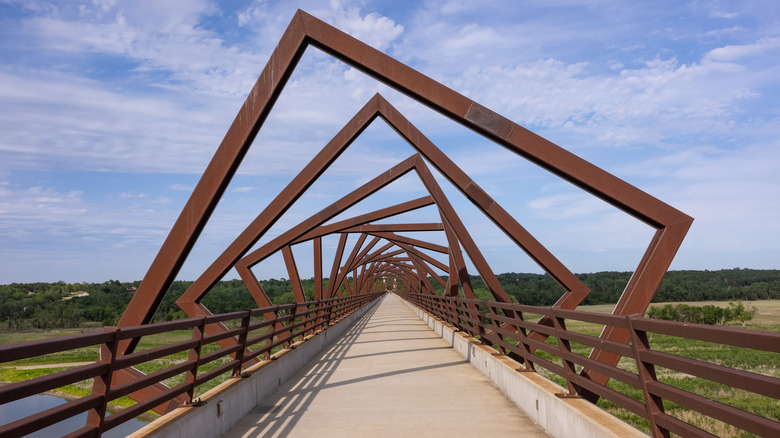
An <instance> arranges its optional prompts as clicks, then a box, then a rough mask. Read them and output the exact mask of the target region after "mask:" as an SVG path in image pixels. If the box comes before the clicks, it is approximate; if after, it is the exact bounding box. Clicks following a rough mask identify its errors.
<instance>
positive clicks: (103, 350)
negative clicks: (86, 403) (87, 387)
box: [86, 327, 119, 438]
mask: <svg viewBox="0 0 780 438" xmlns="http://www.w3.org/2000/svg"><path fill="white" fill-rule="evenodd" d="M103 330H105V331H107V332H112V333H113V337H112V339H111V340H110V341H108V342H105V343H103V344H100V356H99V357H98V362H100V363H104V364H107V365H108V370H106V372H105V373H103V374H101V375H99V376H95V378H94V380H93V381H92V395H98V396H100V397H101V398H102V402H101V404H100V406H98V407H96V408H93V409H90V410H89V412H88V413H87V423H86V425H87V426H88V427H93V428H95V429H97V435H96V436H97V437H98V438H99V437H100V436H101V435H102V434H103V422H104V420H105V417H106V408H107V407H108V393H109V391H110V389H111V378H112V377H113V375H114V361H115V359H116V353H117V347H118V345H119V342H118V341H117V338H118V335H119V329H118V328H116V327H105V328H104V329H103Z"/></svg>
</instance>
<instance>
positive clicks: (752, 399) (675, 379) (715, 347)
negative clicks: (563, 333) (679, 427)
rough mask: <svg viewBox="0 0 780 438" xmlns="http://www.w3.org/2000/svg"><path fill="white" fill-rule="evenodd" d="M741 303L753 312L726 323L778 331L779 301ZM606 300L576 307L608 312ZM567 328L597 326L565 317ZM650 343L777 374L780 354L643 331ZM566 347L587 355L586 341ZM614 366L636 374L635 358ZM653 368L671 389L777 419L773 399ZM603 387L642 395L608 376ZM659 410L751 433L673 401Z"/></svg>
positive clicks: (596, 329)
mask: <svg viewBox="0 0 780 438" xmlns="http://www.w3.org/2000/svg"><path fill="white" fill-rule="evenodd" d="M742 303H743V304H744V305H745V307H746V308H748V309H749V308H751V307H755V308H756V309H757V312H756V315H755V316H754V318H753V319H752V320H751V321H748V322H746V323H745V324H744V326H743V325H740V324H731V325H730V326H734V327H742V328H746V329H752V330H762V331H771V332H780V300H765V301H743V302H742ZM666 304H670V303H658V304H652V305H651V306H664V305H666ZM672 304H688V305H694V306H704V305H707V304H710V305H715V306H721V307H726V306H728V302H716V301H704V302H686V303H672ZM612 308H613V306H612V305H595V306H580V307H579V308H578V310H583V311H589V312H598V313H609V312H611V311H612ZM567 329H569V330H573V331H576V332H579V333H584V334H588V335H591V336H598V334H599V333H600V332H601V329H602V327H601V326H598V325H595V324H588V323H581V322H577V321H567ZM649 342H650V346H651V348H653V349H655V350H659V351H663V352H666V353H671V354H676V355H679V356H684V357H688V358H692V359H698V360H702V361H707V362H710V363H715V364H719V365H723V366H728V367H731V368H736V369H741V370H745V371H750V372H753V373H757V374H763V375H767V376H772V377H775V378H780V355H778V354H777V353H770V352H765V351H757V350H752V349H746V348H739V347H731V346H727V345H720V344H713V343H710V342H702V341H693V340H687V339H682V338H677V337H672V336H664V335H656V334H650V335H649ZM548 343H550V344H553V345H557V342H556V340H555V339H549V340H548ZM571 347H572V350H573V351H574V352H576V353H578V354H582V355H587V354H588V353H589V351H590V349H589V348H588V347H587V346H584V345H579V344H575V343H572V345H571ZM537 354H539V356H540V357H544V358H545V359H548V360H551V361H554V362H555V363H558V364H559V365H560V360H558V359H557V358H553V357H552V356H550V355H547V354H545V353H543V352H539V353H537ZM618 366H619V367H620V368H622V369H625V370H627V371H630V372H633V373H636V363H635V362H634V360H633V359H625V358H624V359H622V360H621V362H620V363H619V364H618ZM539 371H540V373H541V374H543V375H545V376H546V377H548V378H549V379H550V380H553V381H555V382H556V383H558V384H560V385H561V386H564V387H565V386H566V381H565V380H564V379H563V378H561V377H559V376H557V375H555V374H553V373H551V372H547V371H546V370H544V369H540V370H539ZM656 373H657V376H658V379H659V381H661V382H663V383H667V384H670V385H672V386H675V387H677V388H680V389H683V390H686V391H689V392H692V393H695V394H698V395H701V396H703V397H707V398H710V399H712V400H716V401H719V402H721V403H724V404H727V405H730V406H734V407H737V408H739V409H743V410H745V411H748V412H752V413H755V414H757V415H761V416H763V417H767V418H772V419H774V420H778V421H780V403H779V402H778V400H776V399H772V398H769V397H765V396H761V395H755V394H752V393H748V392H746V391H742V390H738V389H734V388H731V387H728V386H725V385H720V384H717V383H714V382H710V381H708V380H704V379H700V378H697V377H693V376H690V375H687V374H683V373H679V372H676V371H674V370H669V369H665V368H661V367H656ZM608 386H609V387H610V388H612V389H614V390H616V391H618V392H621V393H623V394H626V395H628V396H630V397H632V398H634V399H636V400H642V399H643V395H642V392H641V390H638V389H636V388H633V387H631V386H628V385H625V384H623V383H621V382H617V381H614V380H611V381H610V382H609V384H608ZM598 405H599V406H600V407H602V408H603V409H605V410H607V411H609V412H611V413H612V414H613V415H615V416H617V417H619V418H621V419H623V420H624V421H626V422H628V423H630V424H633V425H634V426H636V427H637V428H639V429H641V430H644V431H646V432H649V423H648V422H647V421H646V420H645V419H643V418H641V417H638V416H636V415H634V414H632V413H630V412H627V411H626V410H624V409H622V408H619V407H618V406H616V405H615V404H613V403H611V402H609V401H606V400H599V402H598ZM664 409H665V411H666V412H667V413H669V414H671V415H674V416H676V417H677V418H680V419H682V420H684V421H687V422H689V423H691V424H693V425H695V426H697V427H701V428H703V429H705V430H707V431H709V432H710V433H713V434H715V435H717V436H720V437H751V436H754V435H751V434H748V433H746V432H743V431H740V430H738V429H736V428H733V427H732V426H730V425H728V424H723V423H720V422H718V421H715V420H712V419H711V418H709V417H706V416H703V415H701V414H698V413H695V412H691V411H689V410H687V409H685V408H683V407H680V406H677V405H675V404H673V403H669V402H665V403H664Z"/></svg>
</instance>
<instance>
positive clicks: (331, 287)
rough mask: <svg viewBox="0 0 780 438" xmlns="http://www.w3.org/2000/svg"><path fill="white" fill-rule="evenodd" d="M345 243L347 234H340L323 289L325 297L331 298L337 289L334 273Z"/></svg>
mask: <svg viewBox="0 0 780 438" xmlns="http://www.w3.org/2000/svg"><path fill="white" fill-rule="evenodd" d="M346 244H347V235H346V234H341V236H340V237H339V245H338V247H337V248H336V255H335V256H334V257H333V266H332V268H331V271H330V279H329V280H328V287H327V288H326V289H325V298H333V297H334V295H335V292H336V291H338V290H339V289H338V286H337V285H336V275H337V274H338V271H339V266H340V265H341V257H342V256H343V255H344V246H346Z"/></svg>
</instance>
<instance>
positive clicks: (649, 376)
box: [626, 314, 670, 438]
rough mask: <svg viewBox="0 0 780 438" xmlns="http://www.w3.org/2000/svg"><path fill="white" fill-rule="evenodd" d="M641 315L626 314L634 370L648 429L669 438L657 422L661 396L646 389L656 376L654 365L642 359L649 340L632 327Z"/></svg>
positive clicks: (655, 434)
mask: <svg viewBox="0 0 780 438" xmlns="http://www.w3.org/2000/svg"><path fill="white" fill-rule="evenodd" d="M641 317H642V315H640V314H634V315H628V316H626V320H627V321H628V331H629V333H630V335H631V349H632V350H633V351H634V359H635V360H636V371H637V374H638V375H639V382H640V383H641V384H642V394H644V398H645V408H646V409H647V417H648V418H647V419H648V420H649V421H650V431H651V432H652V433H653V436H654V437H656V438H660V437H663V438H669V436H670V434H669V431H668V430H666V429H664V428H662V427H660V426H659V425H658V424H657V417H658V415H660V414H663V412H664V402H663V399H661V397H659V396H657V395H653V394H651V393H650V391H649V389H648V387H647V386H648V384H649V383H651V382H657V381H658V377H657V376H656V374H655V366H654V365H653V364H651V363H649V362H645V361H643V360H642V353H643V352H645V351H647V350H650V342H649V340H648V338H647V333H646V332H644V331H641V330H636V329H635V328H634V320H635V319H638V318H641Z"/></svg>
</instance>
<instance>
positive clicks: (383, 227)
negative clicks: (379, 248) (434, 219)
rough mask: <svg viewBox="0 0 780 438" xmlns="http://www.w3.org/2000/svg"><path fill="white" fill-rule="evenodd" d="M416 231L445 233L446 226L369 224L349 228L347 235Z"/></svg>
mask: <svg viewBox="0 0 780 438" xmlns="http://www.w3.org/2000/svg"><path fill="white" fill-rule="evenodd" d="M416 231H444V226H443V225H442V224H439V223H427V224H367V225H359V226H356V227H351V228H347V229H345V230H344V232H347V233H383V232H389V233H403V232H416Z"/></svg>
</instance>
